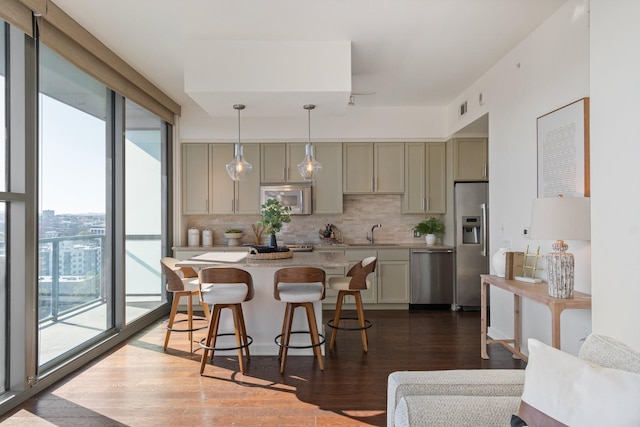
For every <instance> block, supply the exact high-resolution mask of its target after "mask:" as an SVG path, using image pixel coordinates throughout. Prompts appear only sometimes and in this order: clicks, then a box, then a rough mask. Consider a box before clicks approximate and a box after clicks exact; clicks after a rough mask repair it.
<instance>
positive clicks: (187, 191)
mask: <svg viewBox="0 0 640 427" xmlns="http://www.w3.org/2000/svg"><path fill="white" fill-rule="evenodd" d="M209 197H210V196H209V144H182V213H183V214H184V215H201V214H208V213H209Z"/></svg>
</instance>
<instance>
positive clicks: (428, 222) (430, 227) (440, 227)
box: [413, 217, 444, 245]
mask: <svg viewBox="0 0 640 427" xmlns="http://www.w3.org/2000/svg"><path fill="white" fill-rule="evenodd" d="M413 230H414V231H417V232H418V233H420V234H422V235H425V240H426V242H427V245H433V244H434V243H435V242H436V237H439V238H442V236H443V235H444V223H443V222H442V221H440V220H439V219H438V218H436V217H431V218H427V219H424V220H422V221H420V222H419V223H418V224H417V225H416V226H415V227H414V228H413Z"/></svg>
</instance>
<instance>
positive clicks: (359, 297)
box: [353, 292, 369, 353]
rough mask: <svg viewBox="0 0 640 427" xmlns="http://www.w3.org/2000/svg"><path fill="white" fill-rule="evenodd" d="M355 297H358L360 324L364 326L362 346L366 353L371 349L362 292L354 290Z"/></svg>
mask: <svg viewBox="0 0 640 427" xmlns="http://www.w3.org/2000/svg"><path fill="white" fill-rule="evenodd" d="M353 294H354V295H353V296H354V297H355V299H356V311H357V312H358V324H359V325H360V327H361V328H362V329H361V330H360V337H361V338H362V348H364V351H365V353H366V352H367V351H368V350H369V347H368V344H367V341H368V340H367V330H366V329H365V324H364V308H363V307H362V296H361V295H360V292H354V293H353Z"/></svg>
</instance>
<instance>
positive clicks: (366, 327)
mask: <svg viewBox="0 0 640 427" xmlns="http://www.w3.org/2000/svg"><path fill="white" fill-rule="evenodd" d="M340 320H360V319H358V318H357V317H341V318H340ZM327 326H328V327H330V328H333V329H339V330H341V331H361V330H363V329H369V328H370V327H371V326H372V325H371V322H370V321H368V320H367V319H364V326H357V327H351V328H348V327H345V326H339V325H338V326H335V325H334V324H333V319H331V320H328V321H327Z"/></svg>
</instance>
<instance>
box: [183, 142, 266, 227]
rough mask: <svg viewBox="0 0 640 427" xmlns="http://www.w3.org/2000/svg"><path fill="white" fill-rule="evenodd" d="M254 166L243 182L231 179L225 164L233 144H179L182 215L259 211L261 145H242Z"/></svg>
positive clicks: (245, 154) (246, 156)
mask: <svg viewBox="0 0 640 427" xmlns="http://www.w3.org/2000/svg"><path fill="white" fill-rule="evenodd" d="M243 148H244V156H245V158H246V160H247V161H248V162H249V163H251V165H252V167H253V169H252V171H251V172H250V173H249V175H248V176H247V178H246V179H245V180H244V181H233V180H232V179H231V178H230V177H229V175H228V174H227V170H226V164H227V163H228V162H229V161H231V160H232V159H233V155H234V144H183V145H182V212H183V214H184V215H207V214H258V213H260V194H259V188H260V148H259V145H258V144H243Z"/></svg>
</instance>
